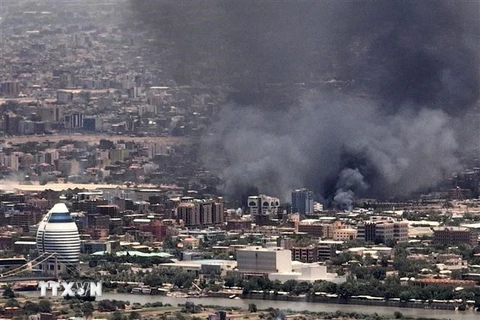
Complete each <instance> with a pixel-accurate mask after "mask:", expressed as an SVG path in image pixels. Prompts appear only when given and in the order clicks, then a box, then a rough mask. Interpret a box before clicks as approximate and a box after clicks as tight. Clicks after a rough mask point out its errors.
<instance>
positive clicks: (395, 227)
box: [357, 220, 408, 243]
mask: <svg viewBox="0 0 480 320" xmlns="http://www.w3.org/2000/svg"><path fill="white" fill-rule="evenodd" d="M357 231H358V233H357V238H359V239H362V240H365V241H367V242H375V243H382V242H383V243H384V242H385V241H387V240H388V239H390V240H393V241H396V242H406V241H408V222H398V221H392V220H379V221H367V222H365V223H363V224H360V225H359V226H358V229H357Z"/></svg>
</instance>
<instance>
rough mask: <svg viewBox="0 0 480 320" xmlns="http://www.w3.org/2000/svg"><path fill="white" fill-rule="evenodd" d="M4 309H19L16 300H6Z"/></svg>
mask: <svg viewBox="0 0 480 320" xmlns="http://www.w3.org/2000/svg"><path fill="white" fill-rule="evenodd" d="M5 307H18V308H20V303H18V301H17V299H8V300H7V301H6V302H5Z"/></svg>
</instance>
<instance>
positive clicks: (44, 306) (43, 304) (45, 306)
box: [38, 299, 52, 313]
mask: <svg viewBox="0 0 480 320" xmlns="http://www.w3.org/2000/svg"><path fill="white" fill-rule="evenodd" d="M38 309H39V311H40V312H45V313H50V312H52V303H51V302H50V301H48V300H45V299H42V300H40V302H39V303H38Z"/></svg>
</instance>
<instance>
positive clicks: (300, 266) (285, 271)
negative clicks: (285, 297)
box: [236, 247, 346, 283]
mask: <svg viewBox="0 0 480 320" xmlns="http://www.w3.org/2000/svg"><path fill="white" fill-rule="evenodd" d="M236 255H237V270H238V271H239V272H241V273H244V274H266V275H268V278H269V279H270V280H272V281H275V280H279V281H281V282H285V281H287V280H298V281H308V282H314V281H316V280H326V281H331V282H335V283H342V282H345V281H346V279H345V277H339V276H337V274H334V273H328V272H327V267H326V266H321V265H319V264H318V263H301V262H298V261H293V262H292V252H291V251H290V250H285V249H282V248H262V247H247V248H244V249H238V250H237V251H236Z"/></svg>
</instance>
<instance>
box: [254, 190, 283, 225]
mask: <svg viewBox="0 0 480 320" xmlns="http://www.w3.org/2000/svg"><path fill="white" fill-rule="evenodd" d="M278 207H280V200H279V199H278V198H275V197H270V196H266V195H263V194H262V195H259V196H250V197H248V209H249V210H250V215H251V216H252V219H253V220H254V221H256V222H259V223H261V222H264V221H266V220H268V219H269V218H270V217H272V216H276V215H277V214H278Z"/></svg>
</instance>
